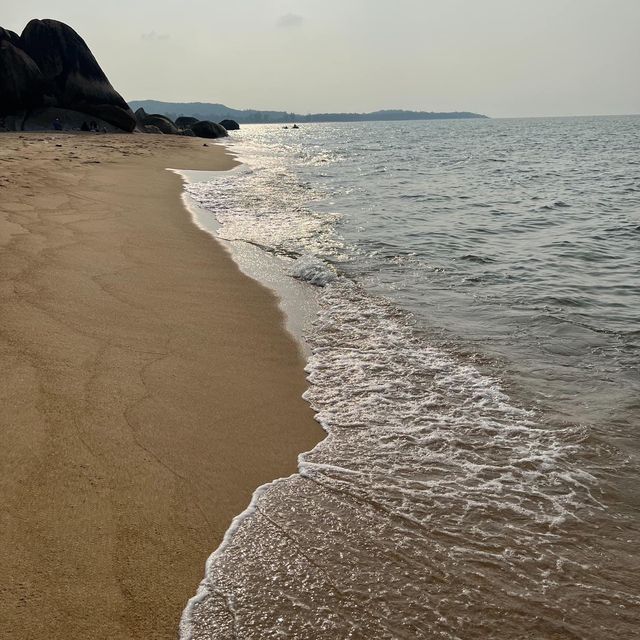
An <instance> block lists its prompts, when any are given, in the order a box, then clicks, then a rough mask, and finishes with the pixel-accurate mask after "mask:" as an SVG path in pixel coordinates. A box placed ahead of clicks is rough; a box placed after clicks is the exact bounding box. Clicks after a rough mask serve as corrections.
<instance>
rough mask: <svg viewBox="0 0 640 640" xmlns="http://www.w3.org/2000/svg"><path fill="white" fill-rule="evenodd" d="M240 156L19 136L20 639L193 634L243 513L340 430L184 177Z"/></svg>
mask: <svg viewBox="0 0 640 640" xmlns="http://www.w3.org/2000/svg"><path fill="white" fill-rule="evenodd" d="M233 162H234V161H233V159H232V158H231V157H230V156H229V155H227V154H226V153H225V151H224V149H223V148H222V147H219V146H216V145H211V146H208V147H203V145H202V141H197V140H194V139H192V138H177V137H175V138H174V137H161V136H136V135H132V136H108V135H91V134H87V135H62V134H61V135H49V134H47V135H43V134H26V135H25V134H21V135H18V134H2V135H1V136H0V368H1V370H2V384H1V385H0V437H1V443H2V446H1V447H0V574H1V575H2V585H1V586H0V591H1V594H2V597H0V637H3V638H5V637H6V638H14V639H16V640H21V639H26V638H30V639H39V638H47V639H48V640H56V639H60V640H62V639H63V638H64V640H75V639H80V638H82V639H83V640H86V638H107V637H108V638H110V639H119V638H122V639H125V638H126V639H127V640H130V639H132V638H145V639H150V638H175V637H176V634H177V627H178V622H179V618H180V614H181V611H182V609H183V607H184V606H185V604H186V601H187V599H188V598H189V597H191V596H192V595H193V594H194V593H195V591H196V588H197V585H198V583H199V581H200V580H201V578H202V576H203V573H204V563H205V560H206V558H207V556H208V555H209V554H210V553H211V551H212V550H213V549H214V548H215V547H216V546H217V544H218V543H219V542H220V541H221V539H222V536H223V534H224V532H225V530H226V529H227V527H228V525H229V524H230V521H231V519H232V518H233V516H234V515H235V514H237V513H239V512H240V511H242V510H243V509H244V508H245V507H246V505H247V504H248V502H249V500H250V497H251V494H252V492H253V490H254V489H255V488H256V487H257V486H258V485H260V484H262V483H264V482H267V481H269V480H271V479H273V478H276V477H279V476H282V475H287V474H289V473H292V472H294V471H295V469H296V455H297V453H298V452H300V451H303V450H306V449H309V448H311V447H312V446H313V445H314V444H315V443H316V442H317V440H319V439H320V438H321V437H322V432H321V430H320V428H319V426H318V425H317V424H316V423H315V422H314V420H313V415H312V412H311V410H310V408H309V407H308V406H307V405H306V403H305V402H304V401H303V400H302V399H301V394H302V393H303V391H304V389H305V380H304V373H303V369H302V366H303V363H302V361H301V357H300V354H299V351H298V349H297V346H296V344H295V343H294V341H293V340H292V338H291V337H290V336H289V335H288V334H287V333H286V332H285V331H284V329H283V323H282V320H283V319H282V317H281V313H280V312H279V311H278V308H277V304H276V300H275V298H274V297H273V296H272V294H271V293H270V292H269V291H267V290H266V289H264V288H263V287H261V286H260V285H258V284H257V283H255V282H254V281H252V280H250V279H248V278H247V277H245V276H244V275H242V274H241V273H240V272H239V270H238V269H237V268H236V266H235V264H234V263H233V262H232V260H231V258H230V257H229V255H228V254H227V253H226V251H225V250H224V249H223V248H222V247H221V245H219V244H218V243H217V242H216V241H214V240H213V239H212V238H211V237H210V236H208V235H207V234H206V233H204V232H203V231H201V230H199V229H198V228H197V227H196V226H195V225H194V224H193V223H192V222H191V220H190V217H189V213H188V212H187V211H186V210H185V209H184V207H183V205H182V202H181V196H180V194H181V178H180V177H179V176H178V175H176V174H174V173H171V172H169V171H166V170H165V169H166V167H172V168H174V169H203V170H204V169H207V170H213V169H227V168H229V167H231V166H233Z"/></svg>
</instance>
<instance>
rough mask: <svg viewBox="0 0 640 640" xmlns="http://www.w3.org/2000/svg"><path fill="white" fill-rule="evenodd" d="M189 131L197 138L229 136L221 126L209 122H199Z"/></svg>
mask: <svg viewBox="0 0 640 640" xmlns="http://www.w3.org/2000/svg"><path fill="white" fill-rule="evenodd" d="M190 129H191V130H192V131H193V133H195V134H196V135H197V136H198V137H199V138H224V137H225V136H228V135H229V134H228V133H227V130H226V129H225V128H224V127H223V126H221V125H219V124H217V123H216V122H210V121H209V120H200V121H199V122H196V123H194V124H192V125H191V127H190Z"/></svg>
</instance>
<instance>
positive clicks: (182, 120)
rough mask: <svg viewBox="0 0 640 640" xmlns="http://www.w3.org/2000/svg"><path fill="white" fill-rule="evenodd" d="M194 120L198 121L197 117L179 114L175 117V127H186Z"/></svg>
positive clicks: (194, 121)
mask: <svg viewBox="0 0 640 640" xmlns="http://www.w3.org/2000/svg"><path fill="white" fill-rule="evenodd" d="M196 122H198V118H192V117H191V116H180V117H179V118H176V127H178V129H187V128H189V127H190V126H191V125H192V124H195V123H196Z"/></svg>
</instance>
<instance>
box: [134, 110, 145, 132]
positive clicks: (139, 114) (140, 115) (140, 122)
mask: <svg viewBox="0 0 640 640" xmlns="http://www.w3.org/2000/svg"><path fill="white" fill-rule="evenodd" d="M147 115H148V114H147V112H146V111H145V110H144V109H143V108H142V107H140V108H139V109H138V110H137V111H136V112H135V113H134V116H135V118H136V122H137V123H138V126H139V127H144V119H145V118H146V117H147Z"/></svg>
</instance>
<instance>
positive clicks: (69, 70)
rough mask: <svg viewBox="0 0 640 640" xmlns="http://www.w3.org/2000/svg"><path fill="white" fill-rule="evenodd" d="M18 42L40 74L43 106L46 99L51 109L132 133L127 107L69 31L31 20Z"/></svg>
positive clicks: (133, 123) (51, 22)
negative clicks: (90, 117)
mask: <svg viewBox="0 0 640 640" xmlns="http://www.w3.org/2000/svg"><path fill="white" fill-rule="evenodd" d="M20 42H21V47H22V49H23V51H25V52H26V53H27V54H28V55H29V56H30V57H31V58H32V59H33V61H34V62H35V63H36V65H37V66H38V67H39V68H40V71H41V72H42V75H43V77H44V80H45V102H47V97H48V98H49V100H48V102H49V104H51V105H55V106H58V107H62V108H66V109H72V110H74V111H81V112H82V113H86V114H90V115H94V116H96V117H98V118H101V119H103V120H105V121H107V122H110V123H111V124H113V125H114V126H116V127H118V128H120V129H124V130H125V131H133V129H134V128H135V126H136V120H135V117H134V115H133V113H132V112H131V109H130V108H129V105H128V104H127V103H126V102H125V101H124V99H123V98H122V96H121V95H120V94H119V93H118V92H117V91H116V90H115V89H114V88H113V87H112V86H111V84H110V83H109V80H108V79H107V77H106V76H105V74H104V72H103V71H102V69H101V68H100V65H99V64H98V63H97V61H96V59H95V58H94V57H93V54H92V53H91V51H90V50H89V47H88V46H87V45H86V43H85V41H84V40H83V39H82V38H81V37H80V36H79V35H78V34H77V33H76V32H75V31H74V30H73V29H72V28H71V27H69V26H67V25H66V24H63V23H62V22H58V21H57V20H31V22H29V24H28V25H27V26H26V27H25V29H24V31H23V32H22V35H21V37H20Z"/></svg>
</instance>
